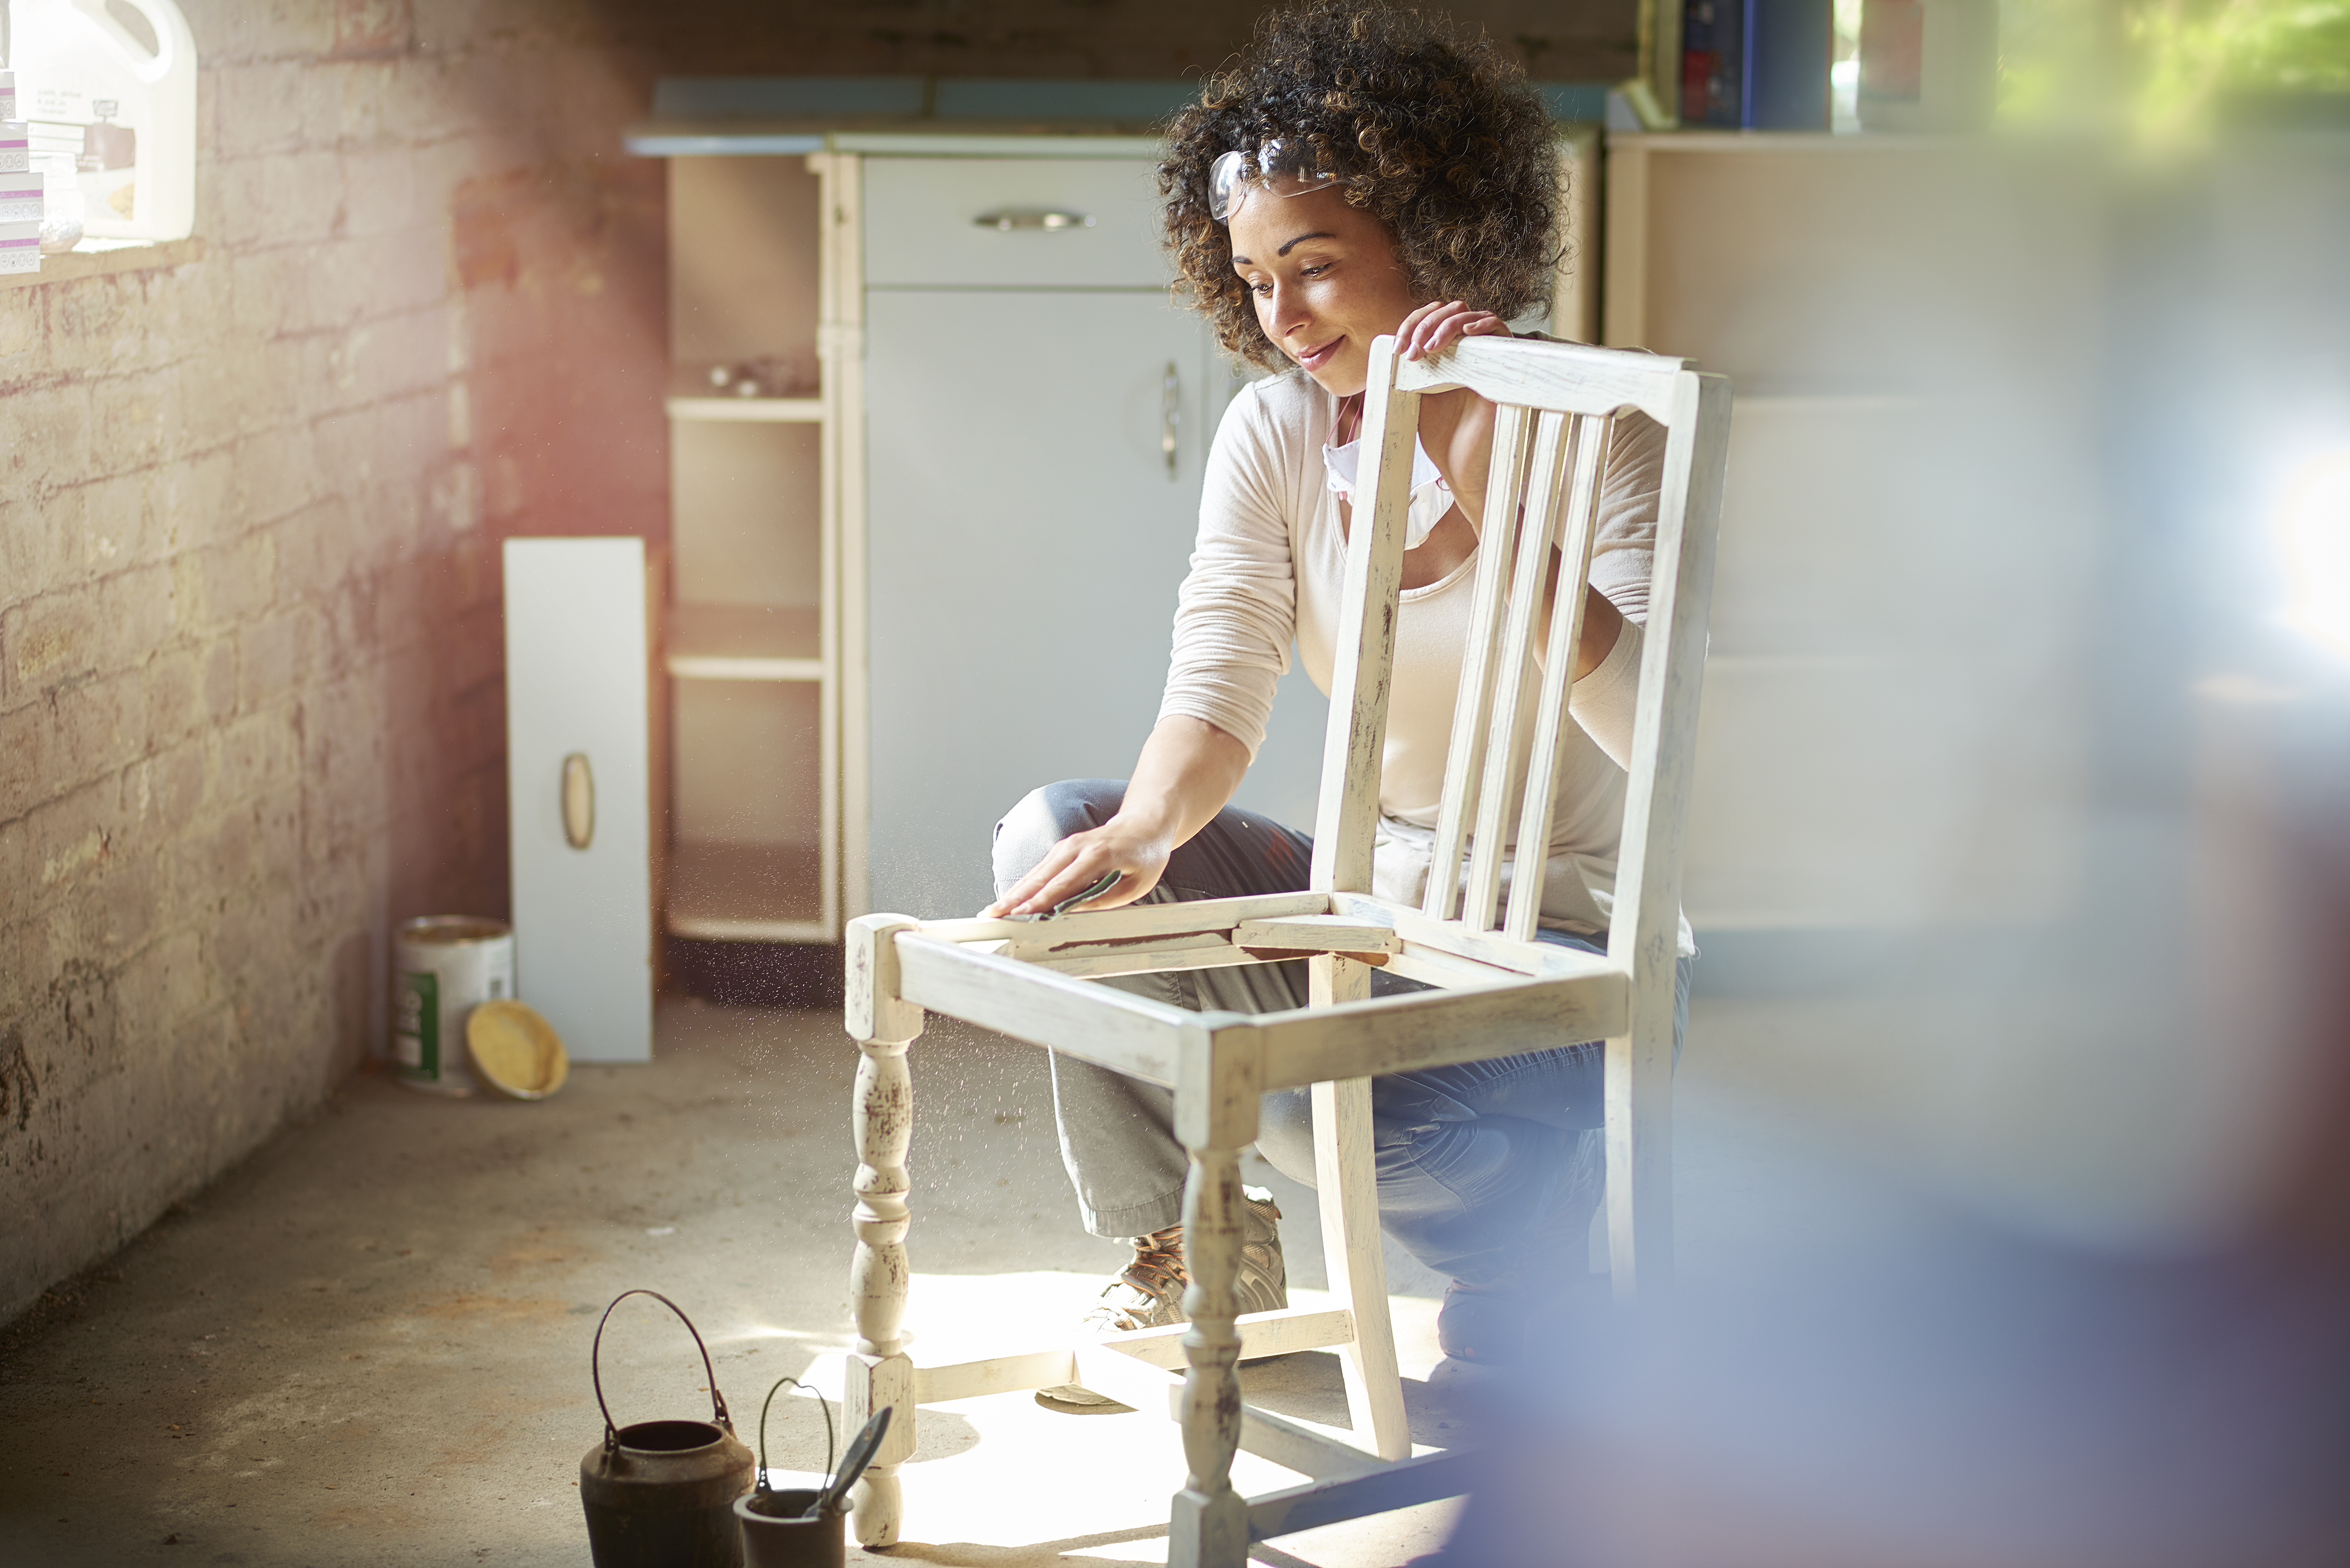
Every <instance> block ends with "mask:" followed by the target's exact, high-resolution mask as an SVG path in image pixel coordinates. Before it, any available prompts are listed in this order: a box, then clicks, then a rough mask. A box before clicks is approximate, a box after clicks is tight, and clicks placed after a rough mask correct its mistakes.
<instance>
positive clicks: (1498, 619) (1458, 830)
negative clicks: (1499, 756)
mask: <svg viewBox="0 0 2350 1568" xmlns="http://www.w3.org/2000/svg"><path fill="white" fill-rule="evenodd" d="M1533 422H1534V410H1531V409H1526V408H1522V407H1519V406H1517V405H1514V404H1510V403H1504V404H1503V405H1502V406H1501V407H1500V408H1499V409H1498V410H1496V411H1495V417H1494V420H1493V462H1492V469H1491V470H1490V471H1489V472H1490V477H1489V478H1488V479H1487V481H1486V485H1487V488H1486V492H1485V510H1484V523H1483V524H1482V528H1481V529H1480V533H1481V535H1482V538H1481V544H1482V546H1483V548H1482V552H1481V554H1480V555H1479V556H1478V557H1477V579H1476V587H1475V591H1474V593H1473V595H1472V596H1471V599H1470V601H1469V646H1468V647H1467V648H1466V649H1463V650H1462V652H1461V691H1460V695H1459V696H1457V697H1456V698H1454V699H1453V704H1452V735H1451V741H1450V742H1449V743H1448V745H1447V747H1446V753H1445V759H1444V794H1443V799H1442V803H1441V804H1440V805H1439V806H1438V808H1437V814H1436V846H1435V851H1434V853H1433V854H1432V855H1431V856H1430V859H1429V866H1428V891H1427V893H1426V894H1425V895H1424V896H1423V898H1421V901H1420V908H1421V909H1423V910H1425V911H1426V912H1427V914H1428V915H1429V917H1430V919H1439V920H1449V919H1451V918H1452V914H1453V911H1454V910H1455V909H1458V908H1459V906H1460V900H1461V846H1462V842H1463V840H1465V839H1466V838H1467V837H1468V833H1469V812H1470V803H1471V802H1472V801H1474V800H1475V799H1476V798H1477V781H1478V768H1479V767H1480V765H1481V764H1482V763H1483V762H1484V760H1485V730H1486V724H1487V721H1488V719H1489V717H1490V715H1491V711H1492V708H1491V701H1492V690H1493V667H1494V662H1495V660H1494V651H1495V643H1496V641H1497V639H1499V638H1500V636H1501V632H1502V605H1503V593H1502V575H1503V571H1504V570H1505V569H1506V568H1507V564H1508V561H1509V558H1510V554H1511V552H1510V549H1509V547H1508V546H1509V545H1510V544H1511V542H1513V540H1514V539H1515V538H1516V537H1517V531H1518V524H1519V518H1520V514H1521V511H1522V509H1523V505H1524V502H1525V494H1526V457H1527V450H1526V433H1527V431H1528V428H1529V427H1530V426H1531V425H1532V424H1533Z"/></svg>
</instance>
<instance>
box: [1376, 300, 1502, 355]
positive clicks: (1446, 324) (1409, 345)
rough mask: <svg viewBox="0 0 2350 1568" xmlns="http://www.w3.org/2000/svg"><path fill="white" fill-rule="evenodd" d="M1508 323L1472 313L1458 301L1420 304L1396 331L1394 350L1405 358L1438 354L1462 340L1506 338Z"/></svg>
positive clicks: (1487, 313) (1486, 312)
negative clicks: (1467, 338) (1465, 338)
mask: <svg viewBox="0 0 2350 1568" xmlns="http://www.w3.org/2000/svg"><path fill="white" fill-rule="evenodd" d="M1509 335H1510V326H1509V323H1508V322H1506V321H1503V319H1502V318H1501V317H1498V316H1496V315H1494V314H1493V313H1492V311H1490V310H1471V309H1470V308H1469V307H1468V306H1466V305H1463V304H1462V303H1461V301H1459V300H1457V299H1450V300H1445V299H1440V300H1437V301H1435V302H1433V303H1432V304H1429V305H1423V306H1420V307H1419V309H1418V310H1415V311H1413V312H1412V313H1411V314H1410V315H1409V316H1407V317H1404V318H1403V325H1402V326H1400V327H1397V328H1396V351H1397V352H1398V353H1399V354H1401V355H1402V356H1403V357H1404V358H1407V359H1418V358H1423V357H1424V356H1427V355H1430V354H1436V353H1440V352H1442V351H1443V350H1444V349H1446V348H1451V346H1452V345H1453V344H1455V343H1458V342H1460V341H1461V339H1462V338H1463V337H1496V336H1499V337H1508V336H1509Z"/></svg>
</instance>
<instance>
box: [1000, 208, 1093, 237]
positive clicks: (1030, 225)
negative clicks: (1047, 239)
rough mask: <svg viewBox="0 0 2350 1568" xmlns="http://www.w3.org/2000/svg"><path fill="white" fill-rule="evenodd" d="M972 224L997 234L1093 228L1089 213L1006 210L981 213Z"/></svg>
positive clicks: (1091, 217)
mask: <svg viewBox="0 0 2350 1568" xmlns="http://www.w3.org/2000/svg"><path fill="white" fill-rule="evenodd" d="M972 223H974V224H976V225H978V226H979V227H980V228H983V229H993V230H995V231H996V232H997V233H998V234H1010V233H1011V232H1012V231H1013V230H1014V229H1049V230H1059V229H1090V228H1092V227H1093V226H1094V215H1093V214H1092V213H1061V212H1051V211H1046V212H1036V211H1022V212H1012V211H1008V210H1007V211H1004V212H1000V213H981V214H980V215H979V216H978V217H976V218H973V219H972Z"/></svg>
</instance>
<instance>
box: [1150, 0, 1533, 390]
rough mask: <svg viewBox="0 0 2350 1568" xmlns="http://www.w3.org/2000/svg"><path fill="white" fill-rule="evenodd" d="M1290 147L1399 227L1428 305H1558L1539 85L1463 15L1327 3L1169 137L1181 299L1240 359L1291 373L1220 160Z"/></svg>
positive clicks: (1260, 29)
mask: <svg viewBox="0 0 2350 1568" xmlns="http://www.w3.org/2000/svg"><path fill="white" fill-rule="evenodd" d="M1275 138H1278V139H1280V140H1283V141H1284V142H1285V143H1287V144H1288V145H1289V146H1291V147H1296V146H1297V145H1298V144H1299V143H1300V142H1303V143H1304V144H1305V146H1307V147H1309V148H1310V149H1311V150H1312V151H1313V154H1314V157H1315V161H1316V162H1317V164H1318V166H1319V167H1321V168H1324V169H1326V170H1328V171H1331V172H1332V173H1334V174H1336V175H1337V176H1338V181H1337V183H1338V185H1339V186H1340V187H1341V188H1342V189H1343V190H1344V191H1345V192H1346V197H1347V201H1348V202H1351V203H1352V204H1353V205H1355V206H1357V207H1359V208H1362V209H1363V210H1364V211H1366V212H1367V213H1370V214H1371V215H1372V216H1374V217H1376V218H1378V220H1379V222H1380V223H1383V224H1385V225H1386V226H1387V230H1388V234H1391V235H1392V236H1394V240H1395V249H1396V259H1397V260H1398V261H1399V263H1400V264H1401V265H1402V266H1403V269H1404V274H1405V276H1406V277H1408V278H1409V280H1410V284H1411V287H1412V289H1413V292H1414V293H1415V294H1416V295H1417V296H1419V298H1421V299H1430V300H1433V299H1458V300H1462V301H1464V302H1466V303H1467V304H1469V305H1470V306H1473V307H1475V308H1478V309H1481V310H1490V311H1492V313H1493V314H1495V315H1496V316H1499V317H1503V319H1504V320H1508V319H1511V318H1513V317H1519V316H1523V314H1525V313H1526V312H1527V311H1529V310H1531V309H1533V308H1534V307H1535V306H1538V305H1541V304H1544V302H1546V301H1547V300H1548V299H1549V297H1550V292H1551V285H1552V281H1553V276H1554V268H1555V266H1556V265H1557V260H1558V254H1559V252H1558V248H1557V243H1556V239H1555V224H1556V219H1557V208H1558V154H1557V152H1556V151H1555V148H1554V147H1553V145H1552V141H1551V129H1550V117H1549V115H1548V113H1547V112H1546V111H1545V109H1544V105H1543V102H1542V100H1541V99H1539V98H1538V97H1536V96H1535V94H1534V91H1533V89H1532V88H1529V87H1528V86H1527V85H1526V81H1525V73H1524V72H1523V70H1522V69H1521V68H1520V67H1518V65H1517V63H1516V62H1515V61H1513V60H1512V59H1511V58H1510V57H1508V56H1507V55H1505V54H1503V52H1502V50H1501V49H1500V48H1499V47H1496V46H1495V45H1494V44H1493V42H1492V40H1491V39H1489V38H1486V37H1483V36H1472V35H1471V34H1469V33H1467V32H1464V31H1463V30H1461V28H1459V27H1457V26H1454V25H1453V24H1452V23H1451V20H1450V19H1449V18H1446V17H1443V16H1433V15H1429V14H1426V13H1422V12H1418V11H1406V10H1398V9H1390V8H1388V7H1387V6H1384V5H1361V4H1359V3H1357V4H1352V5H1349V4H1345V3H1343V0H1313V3H1311V4H1308V5H1304V6H1300V7H1298V8H1296V9H1294V10H1286V11H1280V10H1276V11H1272V12H1268V13H1267V14H1266V15H1265V16H1263V18H1262V19H1261V20H1259V22H1258V23H1257V28H1256V36H1255V38H1254V39H1253V41H1252V42H1251V44H1250V45H1249V47H1247V48H1246V49H1244V50H1243V51H1242V52H1241V54H1240V55H1238V56H1237V57H1234V58H1233V59H1232V61H1231V62H1230V63H1229V64H1227V65H1226V66H1225V67H1223V68H1222V69H1221V70H1219V71H1217V72H1216V73H1215V74H1214V75H1213V76H1211V77H1210V78H1208V80H1207V82H1206V84H1205V85H1204V86H1203V87H1202V88H1201V93H1200V100H1199V101H1198V102H1197V103H1195V104H1192V105H1191V106H1189V107H1188V108H1186V109H1183V110H1181V111H1180V113H1178V114H1177V115H1176V116H1175V118H1174V119H1172V120H1171V121H1170V122H1169V124H1168V128H1167V143H1166V150H1165V152H1164V155H1163V156H1162V158H1161V161H1160V162H1159V195H1160V196H1161V197H1162V198H1163V199H1164V201H1165V208H1164V211H1163V213H1162V214H1161V216H1162V221H1163V223H1164V225H1165V231H1166V233H1165V238H1166V244H1167V248H1168V250H1169V251H1170V252H1171V253H1172V254H1173V256H1174V259H1175V266H1176V271H1177V281H1176V284H1175V289H1176V293H1177V295H1178V296H1179V297H1180V298H1183V299H1185V300H1186V301H1187V302H1188V303H1189V304H1190V305H1191V306H1192V307H1193V308H1195V309H1197V310H1199V311H1200V312H1201V314H1202V315H1204V316H1206V317H1208V319H1209V320H1210V321H1211V322H1212V323H1213V324H1214V326H1215V329H1216V337H1217V340H1218V341H1219V342H1221V343H1222V345H1223V346H1224V348H1225V349H1226V351H1227V352H1230V353H1232V354H1235V355H1238V356H1240V357H1241V358H1245V359H1247V360H1249V361H1251V362H1252V363H1254V364H1257V365H1261V366H1265V367H1268V368H1271V367H1275V366H1282V365H1286V364H1287V363H1288V359H1287V358H1286V356H1284V355H1283V354H1282V352H1281V351H1280V350H1279V349H1278V348H1275V347H1274V344H1273V342H1272V340H1271V339H1270V338H1268V337H1265V335H1264V330H1263V327H1260V326H1259V325H1258V324H1257V317H1256V309H1255V306H1254V304H1253V301H1252V299H1251V297H1250V295H1249V291H1248V288H1247V286H1246V285H1245V284H1243V282H1242V281H1241V279H1240V277H1239V275H1237V274H1235V273H1234V272H1233V271H1232V236H1231V235H1230V234H1227V233H1226V232H1225V229H1224V225H1222V223H1218V222H1216V221H1215V219H1214V218H1213V217H1211V215H1210V214H1209V210H1208V171H1209V166H1210V165H1211V164H1212V163H1213V162H1214V161H1216V159H1217V157H1218V156H1219V155H1221V154H1222V153H1224V152H1227V151H1232V150H1234V149H1239V150H1240V151H1244V152H1246V153H1248V154H1249V156H1250V158H1251V160H1252V161H1253V160H1254V157H1255V154H1256V150H1257V149H1258V148H1259V147H1261V146H1262V145H1263V143H1264V142H1266V141H1267V140H1273V139H1275Z"/></svg>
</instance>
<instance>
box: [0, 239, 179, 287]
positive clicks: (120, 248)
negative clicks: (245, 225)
mask: <svg viewBox="0 0 2350 1568" xmlns="http://www.w3.org/2000/svg"><path fill="white" fill-rule="evenodd" d="M85 243H88V242H85ZM203 258H204V237H203V235H202V234H191V235H189V236H188V237H187V238H186V239H184V240H160V241H149V242H144V243H141V242H137V241H133V242H131V243H130V244H124V243H122V242H121V241H119V240H118V241H114V242H111V243H109V244H107V248H106V249H104V250H88V251H86V250H70V251H68V252H66V253H65V254H62V255H54V256H43V257H42V258H41V270H40V271H38V272H19V273H9V274H7V275H0V288H22V287H24V286H26V285H27V284H36V283H64V282H68V281H70V280H72V279H74V278H78V277H104V276H105V275H108V274H109V273H118V272H148V271H151V270H153V269H155V268H157V267H169V266H184V265H187V264H188V263H189V262H192V261H202V260H203Z"/></svg>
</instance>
